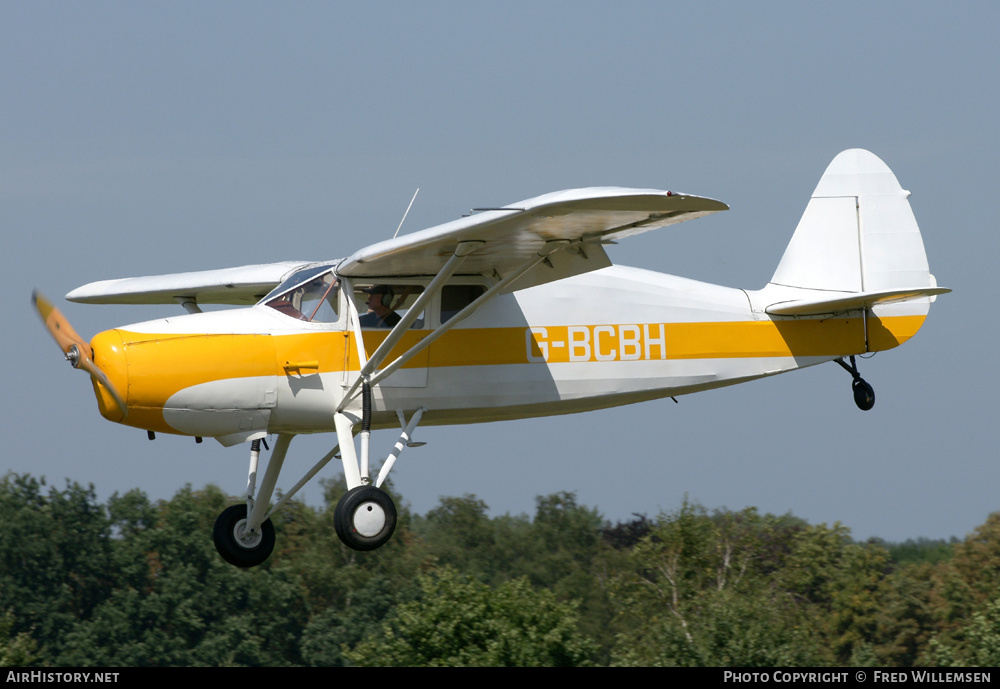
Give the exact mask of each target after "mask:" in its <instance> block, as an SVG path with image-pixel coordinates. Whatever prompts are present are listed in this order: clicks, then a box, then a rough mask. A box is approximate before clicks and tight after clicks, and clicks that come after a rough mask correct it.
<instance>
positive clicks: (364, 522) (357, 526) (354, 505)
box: [333, 486, 396, 550]
mask: <svg viewBox="0 0 1000 689" xmlns="http://www.w3.org/2000/svg"><path fill="white" fill-rule="evenodd" d="M333 525H334V527H336V529H337V535H338V536H339V537H340V540H341V541H343V542H344V545H346V546H347V547H349V548H353V549H354V550H375V548H378V547H379V546H382V545H384V544H385V542H386V541H388V540H389V537H390V536H392V532H393V531H394V530H395V528H396V506H395V505H394V504H393V503H392V498H390V497H389V494H388V493H386V492H385V491H384V490H381V489H379V488H376V487H375V486H358V487H357V488H352V489H351V490H349V491H347V492H346V493H344V496H343V497H342V498H340V502H338V503H337V509H336V510H334V513H333Z"/></svg>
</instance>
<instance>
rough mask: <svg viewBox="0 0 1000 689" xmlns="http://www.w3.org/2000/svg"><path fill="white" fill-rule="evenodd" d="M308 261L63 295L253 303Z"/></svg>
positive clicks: (108, 283) (126, 281) (135, 281)
mask: <svg viewBox="0 0 1000 689" xmlns="http://www.w3.org/2000/svg"><path fill="white" fill-rule="evenodd" d="M307 265H310V263H309V262H306V261H284V262H281V263H266V264H261V265H252V266H240V267H238V268H223V269H221V270H202V271H198V272H194V273H174V274H172V275H150V276H146V277H135V278H121V279H119V280H102V281H101V282H91V283H90V284H88V285H84V286H83V287H77V288H76V289H75V290H73V291H72V292H70V293H69V294H67V295H66V298H67V299H68V300H70V301H75V302H80V303H83V304H174V303H176V302H177V301H178V300H183V299H192V300H194V301H196V302H197V303H199V304H243V305H246V304H255V303H257V301H259V300H260V298H261V297H263V296H264V295H265V294H267V293H268V292H270V291H271V289H273V288H274V287H275V286H276V285H279V284H280V283H281V281H282V280H284V279H285V278H286V277H287V276H288V275H289V274H290V273H292V272H294V271H296V270H298V269H299V268H302V267H303V266H307Z"/></svg>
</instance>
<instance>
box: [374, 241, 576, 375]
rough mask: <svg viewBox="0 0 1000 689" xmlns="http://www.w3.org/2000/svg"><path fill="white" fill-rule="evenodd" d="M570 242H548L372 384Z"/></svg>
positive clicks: (439, 327)
mask: <svg viewBox="0 0 1000 689" xmlns="http://www.w3.org/2000/svg"><path fill="white" fill-rule="evenodd" d="M569 243H570V242H569V241H568V240H556V241H552V242H547V243H546V244H545V247H544V248H543V250H542V251H541V252H539V253H538V254H536V255H534V256H532V257H531V258H529V259H528V260H527V261H525V262H524V263H522V264H521V265H520V266H518V267H517V268H515V269H514V270H512V271H511V272H509V273H508V274H507V276H506V277H505V278H503V279H502V280H500V282H498V283H496V284H495V285H493V286H492V287H490V288H489V289H488V290H486V291H485V292H483V293H482V294H480V295H479V297H478V298H477V299H476V300H475V301H473V302H472V303H471V304H469V305H467V306H466V307H465V308H464V309H462V310H461V311H459V312H458V313H457V314H455V315H454V316H452V317H451V318H449V319H448V322H447V323H442V324H441V325H439V326H438V327H437V328H435V329H434V331H433V332H431V334H430V335H428V336H427V337H425V338H424V339H422V340H421V341H420V342H418V343H417V344H415V345H413V346H412V347H411V348H410V349H408V350H407V351H406V352H404V353H403V354H401V355H399V356H398V357H396V359H394V360H393V361H392V362H391V363H390V364H389V365H388V366H386V367H385V368H383V369H382V370H381V371H378V372H377V373H376V374H375V375H373V376H372V377H371V381H370V382H371V384H372V385H377V384H378V383H380V382H381V381H383V380H385V379H386V377H388V376H390V375H392V373H393V372H394V371H396V370H397V369H398V368H399V367H400V366H402V365H403V364H405V363H406V362H407V361H409V360H410V359H412V358H413V357H414V356H416V355H417V354H419V353H420V352H421V351H422V350H423V349H424V347H427V346H429V345H431V344H432V343H433V342H434V341H435V340H437V339H438V338H439V337H441V336H442V335H444V334H445V333H446V332H448V331H449V330H450V329H451V328H453V327H455V326H456V325H458V324H459V323H461V322H462V321H464V320H465V319H466V318H468V317H469V316H471V315H472V314H473V312H475V311H477V310H478V309H479V308H481V307H482V306H483V304H485V303H486V302H487V301H489V300H490V299H492V298H493V297H495V296H496V295H497V294H498V293H500V292H501V291H502V290H504V289H506V288H507V287H508V286H509V285H510V284H511V283H513V282H514V281H515V280H517V279H518V278H519V277H521V276H522V275H524V274H525V273H527V272H528V271H529V270H531V269H532V268H534V267H535V266H536V265H538V264H539V263H541V262H542V261H544V260H545V259H546V258H548V257H549V256H550V255H552V254H553V253H555V252H556V251H558V250H559V249H562V248H563V247H565V246H568V245H569Z"/></svg>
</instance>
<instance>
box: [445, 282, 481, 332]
mask: <svg viewBox="0 0 1000 689" xmlns="http://www.w3.org/2000/svg"><path fill="white" fill-rule="evenodd" d="M485 291H486V288H485V287H483V286H482V285H446V286H445V287H444V289H442V290H441V322H442V323H446V322H448V320H449V319H451V318H454V317H455V315H456V314H457V313H458V312H459V311H461V310H462V309H464V308H465V307H466V306H468V305H469V304H471V303H472V302H474V301H475V300H476V299H478V298H479V297H480V296H482V294H483V293H484V292H485Z"/></svg>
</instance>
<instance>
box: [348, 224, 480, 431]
mask: <svg viewBox="0 0 1000 689" xmlns="http://www.w3.org/2000/svg"><path fill="white" fill-rule="evenodd" d="M482 244H483V242H478V241H476V242H459V243H458V246H457V247H455V253H454V254H452V256H451V258H449V259H448V260H447V262H446V263H445V264H444V266H442V268H441V270H440V271H438V274H437V275H435V276H434V279H433V280H431V282H430V284H429V285H428V286H427V289H425V290H424V291H423V292H422V293H421V294H420V296H419V297H417V300H416V301H415V302H413V305H412V306H410V308H409V310H407V312H406V314H405V315H404V316H403V317H402V318H401V319H400V320H399V322H398V323H396V325H395V326H394V327H393V329H392V330H391V331H389V335H388V336H387V337H386V338H385V339H384V340H382V344H380V345H379V346H378V347H377V348H376V349H375V353H374V354H372V355H371V356H370V357H368V360H367V361H365V360H364V358H362V364H361V373H360V375H359V376H358V378H357V380H355V381H354V384H353V385H351V388H350V389H349V390H348V391H347V393H346V394H345V395H344V399H343V400H342V401H341V403H340V406H339V407H338V408H337V411H338V412H340V411H342V410H343V409H344V407H345V406H347V403H348V402H350V401H351V400H353V399H354V398H355V397H356V396H357V392H358V388H359V387H360V385H361V383H362V382H367V381H368V379H369V377H370V376H371V374H372V371H374V370H375V369H376V368H377V367H378V365H379V364H381V363H382V361H383V360H384V359H385V357H386V356H388V354H389V352H391V351H392V348H393V347H395V346H396V344H398V343H399V341H400V340H401V339H402V338H403V335H404V334H405V333H406V331H407V330H408V329H409V328H410V326H411V325H413V322H414V321H415V320H417V317H418V316H419V315H420V312H421V311H423V308H424V306H425V305H426V304H427V302H428V301H430V299H431V297H433V296H435V295H436V294H437V293H438V292H439V291H441V288H442V287H443V286H444V283H445V281H446V280H447V279H448V278H450V277H451V276H452V275H453V274H454V273H455V271H456V270H458V267H459V265H461V263H462V261H464V260H465V257H466V256H468V255H469V254H471V253H472V252H473V251H475V250H476V249H477V248H478V247H479V246H480V245H482ZM356 312H357V309H353V310H352V315H356ZM354 335H355V337H356V338H357V339H358V341H359V342H360V341H361V326H360V324H359V323H358V319H357V318H354ZM362 350H363V347H362V346H359V348H358V351H359V354H360V352H361V351H362Z"/></svg>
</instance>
